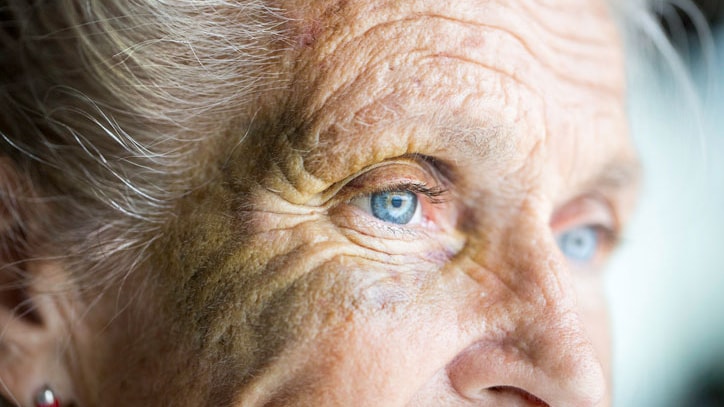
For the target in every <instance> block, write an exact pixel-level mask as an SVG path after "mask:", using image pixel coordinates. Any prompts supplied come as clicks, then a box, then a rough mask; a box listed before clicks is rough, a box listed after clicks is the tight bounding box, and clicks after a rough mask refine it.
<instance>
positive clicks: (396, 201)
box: [390, 196, 402, 208]
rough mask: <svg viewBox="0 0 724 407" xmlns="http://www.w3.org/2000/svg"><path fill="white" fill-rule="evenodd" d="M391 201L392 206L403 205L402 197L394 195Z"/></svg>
mask: <svg viewBox="0 0 724 407" xmlns="http://www.w3.org/2000/svg"><path fill="white" fill-rule="evenodd" d="M390 203H391V204H392V206H394V207H395V208H399V207H401V206H402V197H399V196H393V197H392V201H391V202H390Z"/></svg>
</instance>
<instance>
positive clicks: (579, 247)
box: [556, 225, 599, 263]
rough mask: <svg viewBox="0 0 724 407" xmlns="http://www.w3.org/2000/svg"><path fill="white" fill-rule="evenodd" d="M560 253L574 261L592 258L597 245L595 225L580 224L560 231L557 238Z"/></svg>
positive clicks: (583, 261)
mask: <svg viewBox="0 0 724 407" xmlns="http://www.w3.org/2000/svg"><path fill="white" fill-rule="evenodd" d="M556 241H557V242H558V247H559V248H560V249H561V253H563V255H565V256H566V257H567V258H569V259H570V260H573V261H576V262H581V263H585V262H589V261H591V260H593V257H594V256H595V255H596V252H597V251H598V247H599V233H598V230H597V229H596V227H595V226H591V225H588V226H581V227H577V228H574V229H570V230H567V231H565V232H563V233H561V234H560V235H559V236H558V237H557V238H556Z"/></svg>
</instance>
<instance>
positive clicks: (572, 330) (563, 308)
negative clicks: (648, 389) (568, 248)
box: [447, 225, 607, 407]
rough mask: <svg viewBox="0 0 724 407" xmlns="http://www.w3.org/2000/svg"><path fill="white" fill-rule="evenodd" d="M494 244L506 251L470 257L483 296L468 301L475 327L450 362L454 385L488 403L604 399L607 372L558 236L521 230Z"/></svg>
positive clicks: (560, 404)
mask: <svg viewBox="0 0 724 407" xmlns="http://www.w3.org/2000/svg"><path fill="white" fill-rule="evenodd" d="M545 227H546V228H547V225H545ZM547 233H548V234H550V232H547ZM538 236H541V234H538ZM503 248H504V249H507V250H501V249H503ZM492 251H493V252H499V253H505V254H504V255H501V256H500V259H499V261H490V256H489V255H486V256H485V257H487V259H482V258H480V257H481V256H478V258H477V259H475V258H471V260H473V261H472V262H471V264H474V266H471V267H472V268H468V271H467V273H468V274H469V275H470V276H472V277H473V279H474V280H476V282H477V284H476V286H477V289H478V290H479V291H480V295H479V296H478V298H485V299H484V300H480V301H479V302H478V303H477V304H475V305H472V304H471V303H468V304H467V308H468V312H467V313H466V314H465V315H469V317H467V318H469V319H470V320H471V322H470V323H471V326H473V327H474V328H472V329H471V330H470V332H471V334H470V337H469V341H468V342H467V343H466V345H465V346H463V348H464V349H463V350H462V351H461V352H459V353H458V354H457V356H456V357H455V358H454V359H453V360H452V362H450V363H449V364H448V366H447V374H448V377H449V379H450V383H451V384H452V386H453V387H454V389H455V390H456V391H457V392H458V393H459V395H461V396H463V397H464V398H466V399H469V400H474V401H477V403H476V405H483V406H487V405H490V406H505V405H515V406H518V405H526V406H528V405H530V406H555V407H589V406H599V405H602V404H604V399H605V397H606V393H607V391H606V387H607V386H606V376H605V374H604V372H603V368H602V364H601V362H600V360H599V357H598V355H597V351H596V349H595V348H594V346H593V344H592V342H591V341H590V339H589V337H588V335H587V333H586V326H585V324H584V321H583V320H582V319H581V317H580V314H579V313H578V312H577V311H578V310H577V309H576V308H577V305H576V303H577V301H576V300H575V291H574V290H573V289H572V288H571V282H570V278H571V277H570V271H569V270H567V267H565V266H564V265H563V264H564V261H563V260H562V259H561V258H560V255H559V254H558V250H557V246H556V245H555V242H554V240H553V238H552V237H551V238H548V239H545V242H542V241H541V239H531V238H530V235H528V236H527V237H526V236H525V235H516V236H515V237H514V238H512V239H508V244H506V245H505V247H500V248H497V249H494V250H492ZM490 252H491V250H490V248H488V250H487V253H490ZM472 257H475V256H472ZM470 309H475V310H474V311H469V310H470ZM473 319H476V321H472V320H473ZM472 332H474V333H472Z"/></svg>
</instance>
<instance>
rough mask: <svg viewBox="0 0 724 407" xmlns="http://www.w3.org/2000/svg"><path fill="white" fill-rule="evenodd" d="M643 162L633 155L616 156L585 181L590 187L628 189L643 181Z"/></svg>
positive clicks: (585, 184)
mask: <svg viewBox="0 0 724 407" xmlns="http://www.w3.org/2000/svg"><path fill="white" fill-rule="evenodd" d="M642 172H643V171H642V169H641V162H640V161H639V160H638V159H636V158H633V157H625V158H622V157H615V158H614V159H612V160H610V161H609V162H608V163H606V164H605V165H604V166H603V167H602V168H601V170H600V171H598V173H596V174H594V176H593V177H592V178H591V179H590V180H589V181H588V182H585V183H584V186H589V187H599V188H600V187H604V188H612V189H626V188H630V187H633V186H635V185H637V184H638V183H640V182H641V178H642V175H641V174H642Z"/></svg>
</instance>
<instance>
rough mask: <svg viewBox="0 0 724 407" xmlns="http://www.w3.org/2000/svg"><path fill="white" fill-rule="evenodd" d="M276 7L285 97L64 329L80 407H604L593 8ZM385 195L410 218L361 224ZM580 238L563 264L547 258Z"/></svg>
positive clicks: (622, 136)
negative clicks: (283, 32)
mask: <svg viewBox="0 0 724 407" xmlns="http://www.w3.org/2000/svg"><path fill="white" fill-rule="evenodd" d="M302 3H304V4H302ZM281 7H282V9H284V10H286V12H287V13H288V17H291V18H292V20H291V21H292V22H291V23H289V24H290V28H289V30H290V31H291V32H292V33H293V35H294V38H293V40H292V41H291V42H290V43H289V44H285V45H284V47H285V51H284V55H285V56H284V58H283V60H282V63H281V64H280V65H279V66H278V69H279V74H280V75H281V76H282V77H283V78H285V79H286V80H287V81H288V83H289V84H290V86H289V87H288V88H285V89H276V88H275V89H273V90H270V91H269V92H266V93H264V94H261V95H259V101H258V104H257V105H256V106H257V107H258V110H256V111H255V112H254V120H253V122H251V125H252V127H251V131H249V133H248V135H247V138H246V140H245V142H244V143H242V144H241V145H238V146H235V145H231V144H230V145H225V146H221V147H220V148H219V149H218V150H214V151H217V153H216V154H218V156H217V157H212V158H211V159H210V160H208V161H209V162H218V163H219V165H218V168H216V169H214V170H212V171H210V174H211V175H210V176H209V179H208V182H207V183H206V184H205V186H204V188H202V189H200V190H198V191H197V192H196V193H194V194H192V195H190V196H188V197H187V198H185V200H184V201H182V202H179V203H178V217H177V220H176V221H174V222H172V223H171V224H170V225H169V227H168V229H167V231H166V238H165V239H164V240H162V241H160V242H159V244H158V245H157V246H156V247H155V248H154V249H155V250H156V252H155V253H156V255H155V257H154V258H153V259H152V260H151V261H150V264H149V265H148V266H147V268H146V269H145V270H144V271H143V273H139V274H140V276H141V277H139V278H136V279H129V281H127V282H125V284H127V285H126V286H124V287H123V288H122V290H121V294H118V293H117V291H118V290H109V291H110V292H111V293H112V294H109V295H107V296H106V297H104V299H103V300H102V301H100V302H99V304H97V305H96V306H95V307H94V308H92V311H90V312H89V313H88V317H87V318H85V319H84V323H85V324H87V327H86V329H78V331H77V333H76V336H77V337H76V340H77V341H78V342H79V343H80V344H81V346H80V348H81V349H87V353H86V354H84V355H79V356H78V359H77V360H76V364H75V365H76V366H75V368H74V369H73V370H72V373H71V375H70V377H71V378H70V379H68V381H69V384H68V388H72V389H73V390H72V393H74V397H75V398H76V399H77V400H78V404H79V405H96V404H103V405H139V404H143V405H238V406H242V405H244V406H247V405H249V406H253V405H294V406H324V405H340V406H406V405H411V406H441V405H445V406H468V405H470V406H538V405H550V406H556V407H574V406H575V407H582V406H605V405H608V404H609V391H610V386H609V385H610V383H609V382H610V371H609V370H610V368H609V357H610V355H609V344H608V333H607V314H606V304H605V301H604V299H603V293H602V282H601V272H602V271H601V267H602V264H603V262H604V260H605V259H606V257H607V255H608V254H609V252H610V250H611V249H612V246H613V245H614V243H615V242H614V240H615V235H616V234H617V233H618V232H619V231H620V229H621V227H622V226H623V225H624V224H625V222H626V219H627V217H628V213H629V211H630V208H631V204H632V200H633V196H634V192H635V191H634V190H635V184H636V183H635V178H636V161H635V155H634V152H633V149H632V147H631V145H630V142H629V140H628V136H627V132H626V123H625V113H624V107H623V105H624V104H623V93H624V89H623V82H624V78H623V71H622V55H621V49H620V44H619V39H618V37H617V32H616V28H615V27H614V25H613V23H612V21H611V16H610V14H609V12H608V9H607V6H606V4H605V3H604V2H602V1H584V2H581V1H559V2H532V1H522V0H513V1H505V2H498V1H483V0H461V1H455V2H447V1H437V0H421V1H409V2H397V1H375V2H369V1H362V0H349V1H340V2H331V1H308V2H304V1H298V2H295V1H290V2H286V3H284V4H282V5H281ZM235 131H236V129H229V132H230V133H234V132H235ZM229 140H230V141H229V143H231V142H232V141H233V142H234V143H236V141H234V139H233V138H232V137H230V138H229ZM232 150H233V151H234V153H233V156H232V158H231V159H230V160H227V159H226V157H227V156H226V155H225V154H222V152H223V153H228V151H232ZM222 157H223V159H222ZM252 158H253V159H252ZM411 184H414V185H419V184H424V185H425V188H427V189H425V188H421V187H419V186H418V187H414V188H413V187H410V185H411ZM401 185H402V186H401ZM385 190H392V191H405V190H412V192H414V193H415V194H416V196H417V199H418V201H419V206H420V207H419V209H418V210H419V214H418V216H417V217H416V218H415V219H414V221H413V222H410V223H409V224H406V225H402V224H395V223H391V222H388V221H385V220H382V219H378V218H377V217H376V216H375V215H374V214H373V213H371V212H370V210H369V206H365V204H364V203H365V202H366V201H365V200H366V199H369V197H370V196H371V195H373V194H375V193H378V192H380V191H385ZM430 190H432V192H431V191H430ZM429 195H432V196H429ZM586 226H592V227H593V228H594V230H595V231H596V233H597V237H598V246H597V247H596V253H595V255H594V256H592V257H591V258H590V259H587V260H586V261H578V260H576V259H572V258H570V256H568V255H567V253H564V251H563V250H561V247H560V244H559V240H560V239H559V240H557V239H558V238H560V237H561V236H564V235H565V233H567V232H569V231H571V230H575V229H576V228H580V227H586ZM119 298H120V300H119ZM124 298H126V299H130V300H128V301H125V300H124ZM126 302H128V303H129V304H130V305H128V306H126V307H125V308H123V309H122V310H121V311H120V312H118V309H117V308H114V307H117V305H118V304H119V303H124V304H125V303H126ZM111 317H113V319H111ZM109 320H110V321H111V322H110V323H109V322H108V321H109ZM99 389H102V390H99ZM114 402H115V403H116V404H114Z"/></svg>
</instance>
